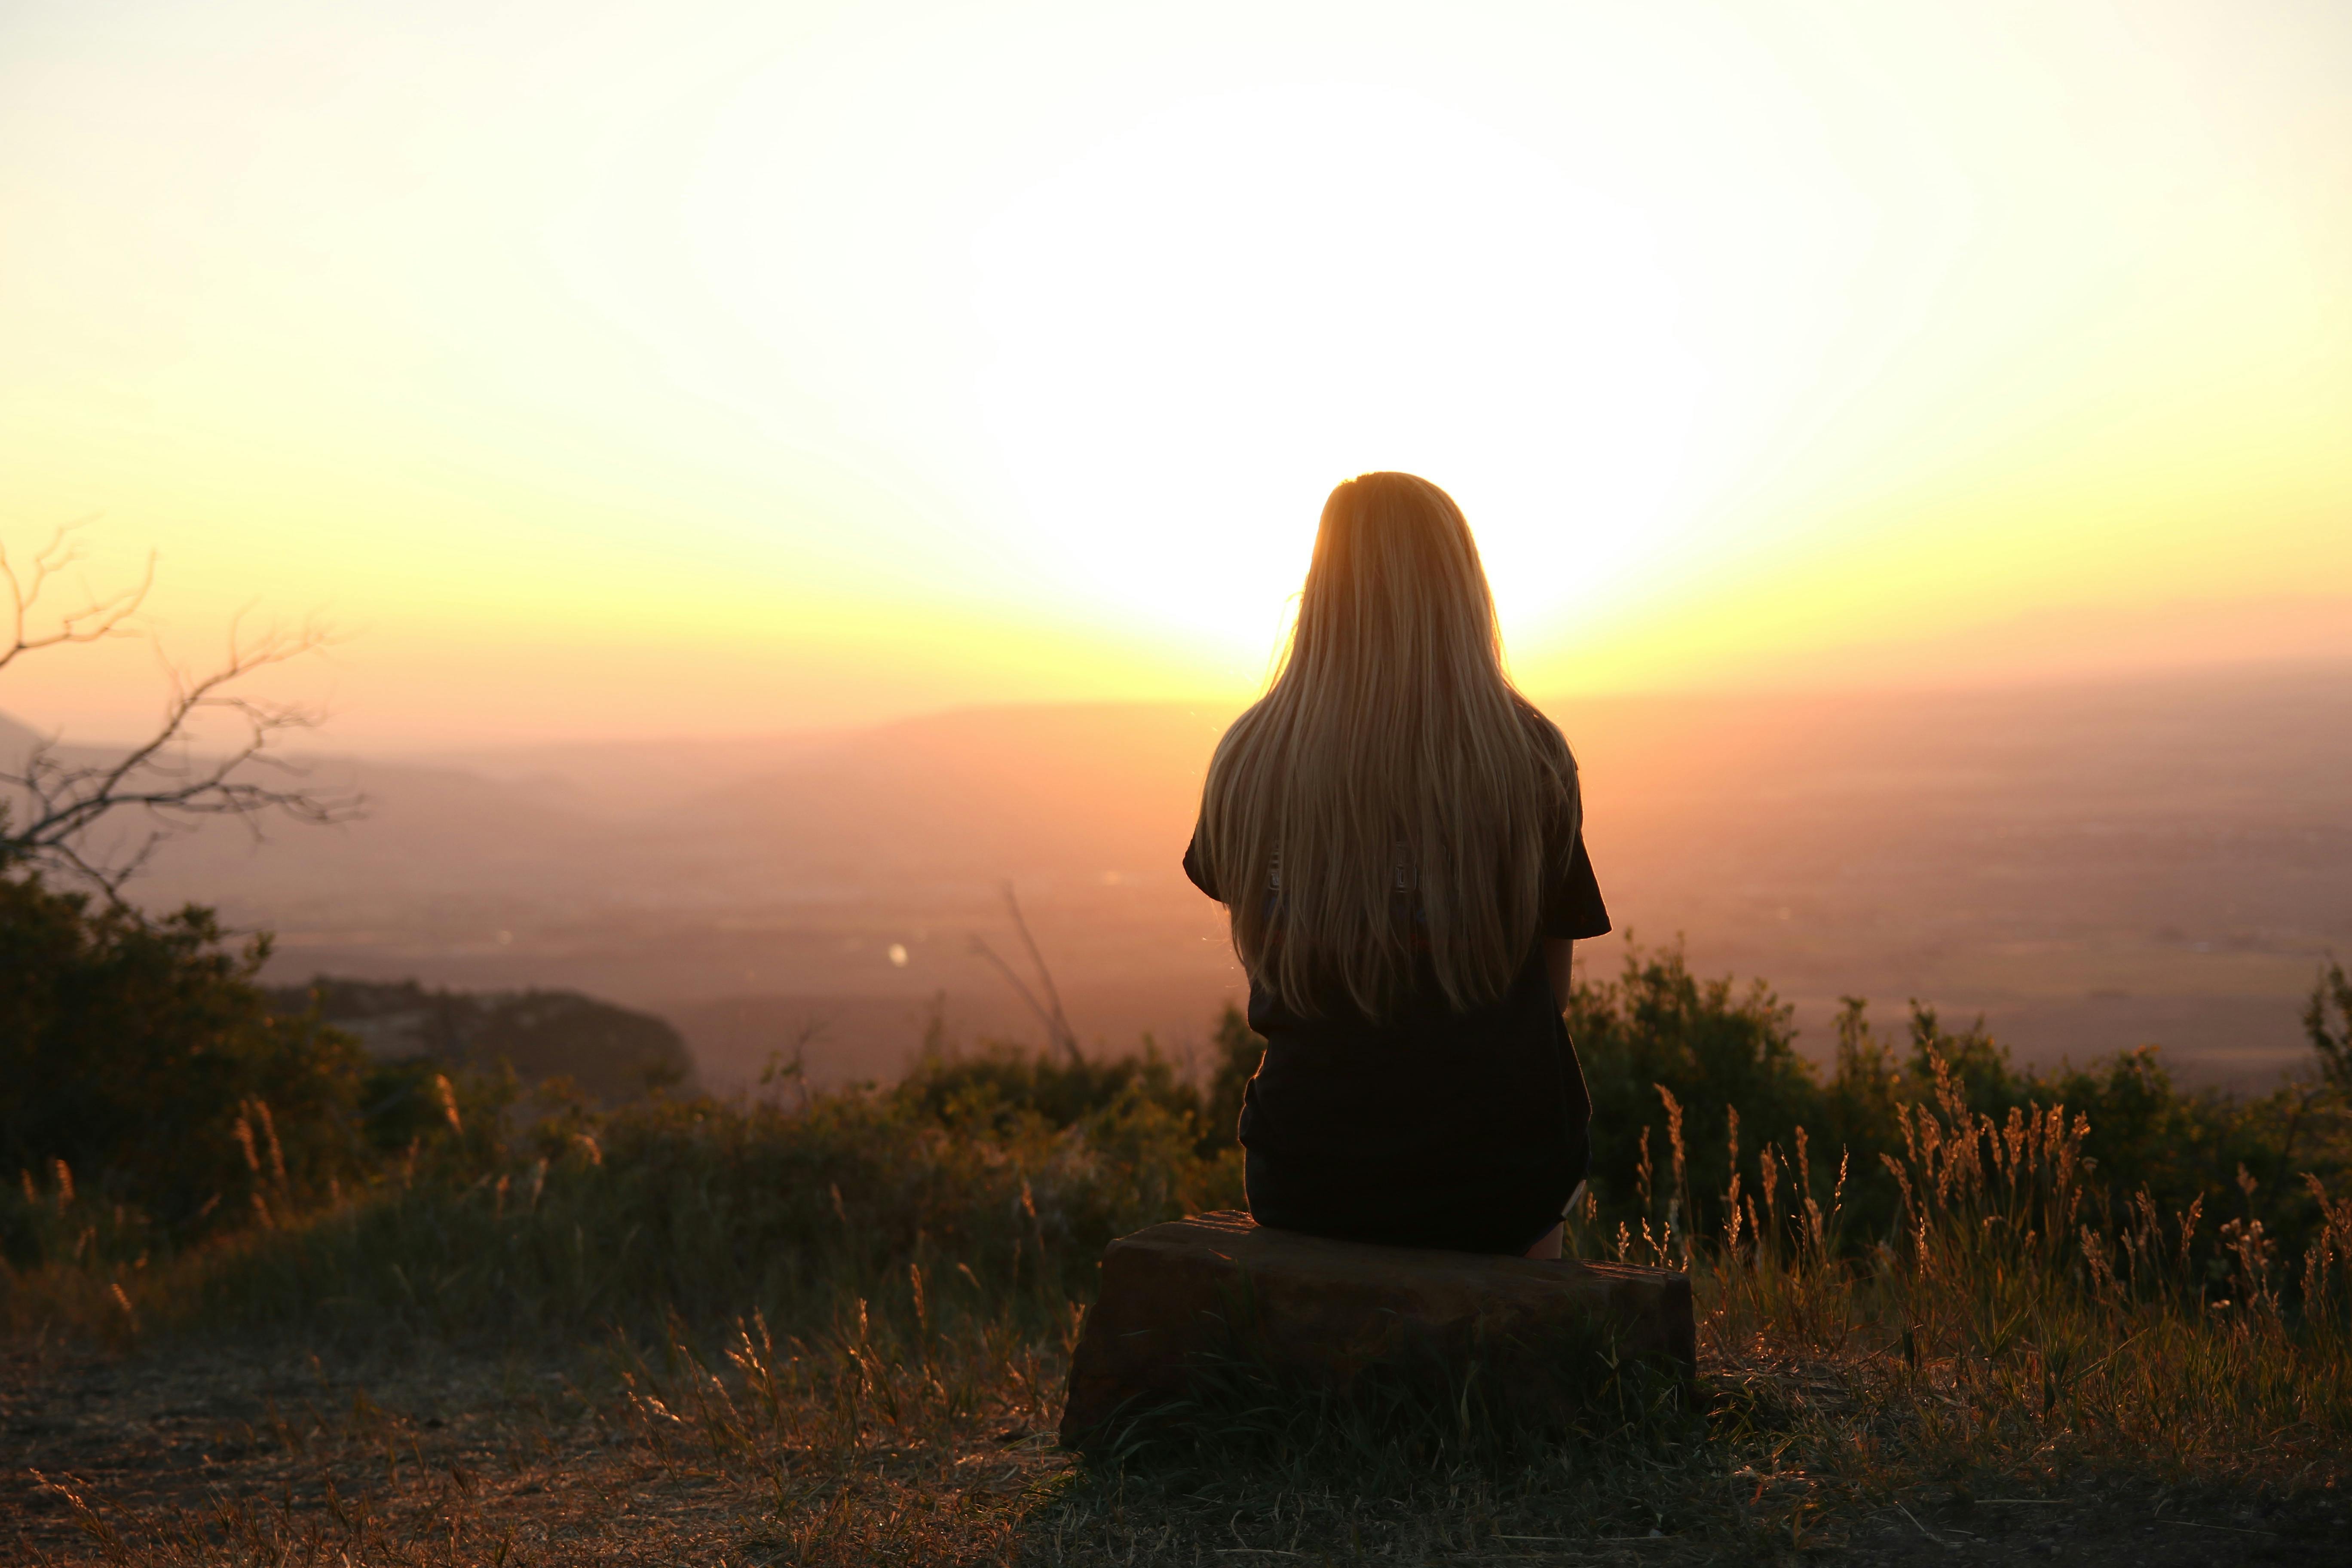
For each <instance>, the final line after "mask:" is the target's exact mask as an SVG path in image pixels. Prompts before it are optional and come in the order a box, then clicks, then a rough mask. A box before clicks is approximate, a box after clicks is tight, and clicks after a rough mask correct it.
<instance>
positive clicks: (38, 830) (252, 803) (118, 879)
mask: <svg viewBox="0 0 2352 1568" xmlns="http://www.w3.org/2000/svg"><path fill="white" fill-rule="evenodd" d="M67 541H68V531H65V530H60V531H58V534H57V535H56V536H54V537H53V538H52V539H51V540H50V541H49V542H48V543H47V544H46V545H45V546H43V548H42V549H41V551H40V552H38V553H37V555H36V556H35V557H34V558H33V560H32V562H31V563H29V565H28V566H27V567H26V570H25V572H24V573H23V574H19V573H18V571H17V570H16V568H14V567H13V566H11V565H10V564H9V563H8V562H7V560H6V557H5V553H0V583H5V587H6V590H7V592H8V594H9V602H10V604H11V605H12V606H13V607H14V608H13V613H14V616H15V622H14V624H15V636H14V640H13V643H12V644H10V645H8V646H7V647H5V648H0V668H5V667H6V665H7V663H8V662H9V660H11V659H13V658H16V656H17V655H19V654H22V653H26V652H29V651H33V650H35V649H37V648H42V647H54V646H56V645H58V644H59V643H68V642H93V641H96V640H97V639H98V638H100V637H113V636H118V635H121V633H122V632H123V630H124V629H125V628H124V623H125V622H126V620H127V619H128V618H129V616H131V613H132V612H133V611H135V610H136V609H137V608H138V607H139V605H141V604H142V603H143V602H144V600H145V597H146V595H147V592H148V589H149V586H150V585H151V584H152V581H153V574H154V562H153V557H152V556H150V557H149V561H148V566H147V571H146V573H145V574H143V575H142V578H141V580H140V582H139V584H137V586H135V587H133V588H130V589H126V590H124V591H123V592H122V593H120V594H115V595H107V596H104V597H92V598H91V599H89V601H87V603H86V604H85V605H83V606H82V607H80V608H79V609H77V610H74V611H71V612H68V614H67V615H65V616H62V617H60V618H59V619H58V623H57V625H56V626H55V627H54V628H53V629H51V630H50V631H48V632H46V633H43V634H38V635H32V634H28V633H27V631H26V618H27V616H28V613H29V612H30V611H31V609H32V607H33V606H34V605H35V604H37V601H38V599H39V597H40V595H41V592H42V590H43V589H44V587H45V586H46V585H47V583H48V581H49V579H50V578H52V577H54V576H55V575H56V574H57V573H58V571H60V570H62V569H63V568H64V567H65V566H66V565H68V564H70V563H71V562H72V561H74V560H75V559H78V555H77V552H75V551H74V550H73V548H72V547H71V545H70V544H69V543H68V542H67ZM244 622H245V612H242V611H240V612H239V613H238V615H237V616H235V617H234V618H233V619H232V620H231V622H230V626H229V630H228V647H227V649H226V654H225V656H224V658H223V660H222V662H221V663H220V664H219V665H218V666H217V667H215V668H213V669H212V670H210V671H209V672H207V673H205V674H204V675H201V676H192V675H190V674H188V673H187V672H186V671H184V670H182V669H180V668H176V667H173V666H172V665H171V664H170V663H169V662H168V661H166V662H165V663H164V674H165V679H166V682H167V685H168V688H169V696H168V698H167V699H166V700H165V702H164V706H163V715H162V718H161V719H160V720H159V721H158V722H157V724H156V727H155V730H154V731H153V732H152V734H151V735H150V736H149V737H148V738H147V739H146V740H144V741H142V742H140V743H138V744H137V745H134V746H131V747H130V748H129V749H127V750H126V751H124V752H121V753H119V754H117V755H113V756H111V757H107V758H102V759H100V760H97V761H68V759H67V758H65V757H63V756H60V755H59V752H58V742H57V739H56V737H54V736H52V737H49V738H47V739H45V740H43V741H41V742H38V743H37V744H36V745H35V746H34V747H33V749H32V750H31V751H30V752H28V753H27V754H26V757H25V759H24V760H23V762H22V763H20V764H18V766H19V770H20V771H18V772H16V773H0V786H5V787H8V788H11V789H13V791H14V792H15V794H16V797H17V798H16V803H15V804H16V805H17V806H18V807H19V808H20V809H19V810H16V811H11V810H10V809H9V808H8V805H7V804H6V803H0V868H5V867H7V866H11V865H17V864H26V865H31V866H34V867H36V868H45V869H49V870H54V871H58V872H62V873H64V874H66V875H68V876H70V877H73V878H75V879H79V880H82V881H85V882H88V883H90V884H92V885H93V886H95V887H96V888H98V889H100V891H102V892H104V893H105V894H106V895H107V897H108V898H110V899H111V900H115V901H116V902H118V903H119V902H121V888H122V886H123V884H124V883H125V882H127V881H129V880H130V879H131V878H132V877H133V876H135V875H137V873H138V872H139V871H140V870H141V869H142V868H143V867H144V866H145V865H146V864H147V862H148V861H149V860H150V858H152V856H153V855H154V853H155V851H156V849H157V847H159V846H161V845H162V844H163V842H164V841H165V840H166V839H167V838H169V837H172V836H173V835H174V834H178V833H184V832H187V831H190V830H192V829H193V828H194V827H195V826H197V825H198V824H199V823H200V822H201V821H202V820H203V819H205V818H206V817H215V816H234V817H237V818H239V819H241V820H243V821H244V822H245V824H246V826H247V827H248V828H249V829H250V830H251V831H252V832H253V834H254V836H255V837H257V838H258V837H260V822H259V818H260V816H262V815H263V814H265V813H272V812H275V813H280V814H283V815H285V816H291V817H292V818H294V819H295V820H296V821H298V822H308V823H316V824H331V823H337V822H346V821H350V820H352V818H353V817H355V816H359V815H360V814H361V812H362V809H363V807H364V805H365V802H364V801H363V800H362V798H361V797H360V796H358V795H353V794H351V793H350V792H342V791H320V790H313V789H310V788H308V787H305V786H304V785H302V784H299V782H289V783H284V784H280V783H277V782H273V781H271V780H268V779H263V778H257V777H255V776H254V775H255V774H256V773H274V774H276V775H277V776H278V779H283V780H288V781H299V780H301V779H303V778H305V777H307V770H306V769H304V768H303V767H302V766H300V765H299V764H297V763H292V762H290V761H289V760H288V759H286V758H285V757H283V756H280V755H276V754H273V753H272V752H271V751H270V748H271V747H272V746H273V745H274V744H275V743H277V742H278V740H279V739H280V738H281V737H282V736H283V735H285V734H286V733H287V732H288V731H295V730H305V729H310V728H312V727H313V726H315V725H317V724H318V723H319V722H320V719H321V717H322V716H321V715H320V713H319V712H318V711H317V710H312V709H310V708H305V707H301V706H299V705H296V704H290V703H280V702H272V701H267V700H261V699H257V698H254V697H249V696H247V695H245V694H244V693H243V692H241V691H238V690H236V689H234V688H236V686H237V684H238V683H239V682H241V681H244V680H247V679H249V678H250V677H252V676H253V675H255V674H256V673H257V672H258V671H260V670H263V669H266V668H269V667H271V666H274V665H280V664H285V663H287V662H289V661H290V660H293V659H297V658H303V657H305V656H307V655H310V654H313V653H317V652H319V651H320V650H321V649H323V648H324V647H327V646H328V645H329V644H330V643H331V641H332V637H331V633H330V632H329V631H328V630H327V629H326V628H325V627H323V626H320V625H318V624H316V623H315V622H314V623H310V624H307V625H305V626H302V627H301V628H300V629H299V630H294V631H289V630H286V629H284V628H279V627H272V628H270V629H268V631H265V632H263V633H261V634H259V635H258V636H250V635H248V634H247V631H246V630H245V626H244ZM161 657H162V656H161V651H160V649H159V650H158V658H159V659H160V658H161ZM215 719H225V720H226V721H228V722H229V723H230V724H231V726H232V728H233V729H234V730H236V731H239V736H238V739H236V741H234V742H231V743H229V744H228V745H226V747H225V748H223V749H221V750H220V751H218V752H214V753H212V754H209V755H200V754H198V753H197V752H196V751H195V750H194V747H195V744H196V741H197V737H196V736H195V735H194V733H192V730H194V728H195V727H197V726H199V725H201V724H202V723H204V722H205V721H209V720H215ZM118 814H128V815H131V816H143V817H144V818H146V820H147V822H148V824H149V828H148V831H147V833H146V834H145V836H144V837H142V840H141V842H140V843H139V845H138V847H136V848H135V849H132V850H131V851H130V852H128V853H127V854H126V853H120V852H117V853H107V852H104V851H102V850H100V849H99V848H97V847H94V846H93V844H92V842H91V834H92V830H93V829H94V828H96V827H97V826H98V825H99V824H100V822H101V821H103V820H106V819H108V818H111V817H115V816H118Z"/></svg>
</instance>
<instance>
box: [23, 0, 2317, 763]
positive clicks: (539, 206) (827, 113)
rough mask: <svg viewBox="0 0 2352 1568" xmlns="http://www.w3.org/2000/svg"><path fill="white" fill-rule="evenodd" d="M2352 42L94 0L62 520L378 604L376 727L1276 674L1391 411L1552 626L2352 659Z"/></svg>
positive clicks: (33, 91) (192, 564)
mask: <svg viewBox="0 0 2352 1568" xmlns="http://www.w3.org/2000/svg"><path fill="white" fill-rule="evenodd" d="M2347 72H2352V11H2347V9H2346V8H2344V7H2343V6H2341V5H2334V4H2329V3H2325V0H2318V3H2309V4H2275V5H2260V6H2248V5H2223V4H2151V5H2132V6H2114V5H2092V4H2084V3H2080V0H2064V3H2053V4H2031V5H2028V4H2016V5H2006V4H1995V5H1985V4H1979V3H1973V0H1972V3H1969V4H1951V5H1933V4H1917V3H1908V0H1906V3H1902V4H1850V5H1832V4H1795V5H1785V6H1772V7H1765V6H1753V5H1684V4H1657V5H1640V6H1623V5H1558V4H1550V3H1545V4H1491V3H1480V0H1465V3H1463V4H1459V5H1448V6H1444V7H1440V8H1432V7H1428V6H1403V5H1366V4H1362V3H1361V0H1352V3H1350V4H1348V5H1337V4H1284V3H1280V0H1250V3H1248V4H1221V3H1217V0H1205V3H1202V4H1197V5H1187V6H1183V7H1181V8H1175V9H1171V8H1167V7H1145V6H1140V5H1103V4H1093V3H1090V4H1061V3H1050V4H1049V3H1035V4H1032V3H1020V0H997V3H992V4H988V5H947V4H944V3H919V0H900V3H896V4H891V3H881V4H858V5H847V4H843V5H818V4H795V3H783V4H760V5H750V4H737V5H719V4H694V3H679V4H668V5H583V4H580V3H578V0H565V3H563V4H554V3H551V0H523V3H517V4H504V5H481V4H479V3H478V0H477V3H469V4H465V5H457V4H441V3H432V0H410V3H406V4H403V5H352V6H336V7H320V6H316V5H295V4H278V3H275V0H217V3H215V4H213V5H205V6H201V7H198V6H184V5H154V4H139V3H135V0H125V3H122V4H112V5H86V4H62V3H52V0H26V3H25V4H19V5H11V6H9V7H7V8H6V10H5V13H0V213H5V215H6V217H7V227H6V239H5V243H0V346H5V352H0V542H5V544H6V545H7V546H8V547H9V548H10V550H11V551H12V552H15V553H16V555H17V556H19V557H21V555H22V552H24V551H25V550H26V549H27V548H28V547H30V546H31V545H33V544H35V543H37V542H38V540H39V539H40V538H41V537H43V536H45V535H46V534H47V531H48V530H50V529H51V528H53V527H54V526H56V525H58V524H60V523H65V522H70V521H75V520H79V519H84V518H88V519H90V520H91V521H90V522H89V525H88V526H87V527H86V528H85V529H84V530H83V532H82V538H83V540H84V542H85V547H86V552H87V555H88V560H87V562H86V563H85V564H84V566H83V568H82V570H83V571H84V572H85V573H86V574H87V579H88V581H89V583H91V584H94V585H98V586H101V587H102V586H105V585H107V584H112V583H116V582H120V581H122V580H124V579H126V578H128V577H130V576H133V575H135V574H136V572H137V570H138V563H139V562H140V560H141V559H142V557H143V555H144V553H145V552H147V551H148V550H150V549H152V550H154V551H155V552H158V554H159V557H160V586H159V588H158V590H157V592H156V594H155V595H154V597H153V599H152V605H151V614H150V616H149V620H150V622H151V623H152V626H153V628H154V629H155V630H156V631H157V633H158V635H159V636H160V637H163V642H164V646H165V647H167V649H169V650H170V651H171V652H172V653H173V655H174V656H175V657H179V658H184V659H187V660H190V661H194V662H201V661H202V659H203V658H205V655H206V653H207V652H208V651H209V649H210V647H212V646H213V645H214V644H215V642H216V640H217V638H218V637H219V635H220V631H221V628H222V627H223V626H225V625H226V622H227V620H228V618H229V616H231V615H232V614H233V613H234V612H236V609H237V608H238V607H239V606H241V605H248V604H250V605H256V606H257V607H258V613H259V614H260V615H261V616H265V617H266V616H269V615H272V614H275V615H278V616H285V617H292V618H299V617H300V616H304V615H306V614H309V613H311V612H314V611H315V612H322V613H324V614H325V615H326V616H329V617H331V619H332V620H333V621H334V622H335V623H336V624H337V625H338V626H341V628H342V629H343V631H344V633H345V636H344V637H343V640H342V641H341V642H340V643H339V644H338V646H337V647H335V648H334V649H333V650H332V652H331V657H330V658H329V659H327V660H326V661H324V662H323V663H320V664H318V665H316V666H314V667H309V668H304V669H302V670H300V671H299V672H289V675H288V676H287V677H286V679H287V680H289V681H290V682H291V683H292V684H291V685H290V686H289V688H288V689H289V690H296V691H299V693H300V694H303V695H307V696H311V697H315V698H316V699H318V700H322V701H324V702H326V703H328V704H329V705H330V706H331V708H332V709H333V710H334V712H335V715H336V717H335V720H334V723H333V727H332V729H331V731H329V734H330V738H331V742H332V743H334V744H338V745H343V746H351V747H356V748H361V749H381V748H388V747H394V746H404V745H413V744H420V743H435V744H440V743H446V742H459V741H463V742H479V741H488V740H495V739H499V738H515V739H536V738H546V737H554V736H579V735H616V736H617V735H643V734H654V733H672V732H679V733H683V732H698V733H722V732H749V731H772V730H784V729H792V728H795V727H801V726H811V725H833V724H839V723H844V722H850V721H858V720H863V719H869V718H879V717H887V716H895V715H898V714H904V713H908V712H914V711H919V710H925V709H930V708H938V707H942V706H948V705H951V704H958V703H966V702H980V701H995V700H1062V699H1070V700H1102V699H1110V698H1152V699H1157V698H1170V697H1184V698H1200V699H1202V700H1215V701H1219V702H1226V701H1232V700H1238V699H1240V698H1241V697H1244V696H1245V695H1246V694H1247V693H1248V692H1249V691H1250V690H1251V689H1254V688H1255V686H1256V684H1257V683H1258V682H1259V681H1260V680H1261V679H1263V677H1264V675H1265V671H1266V669H1267V667H1268V660H1269V658H1270V656H1271V654H1272V652H1273V650H1274V649H1275V648H1276V646H1277V644H1278V641H1279V638H1280V636H1281V634H1282V630H1283V626H1284V616H1285V614H1286V602H1287V596H1288V595H1290V594H1291V593H1292V592H1294V591H1295V589H1296V587H1297V578H1298V575H1299V574H1300V572H1301V570H1302V569H1303V567H1304V563H1305V560H1306V554H1307V547H1308V544H1309V542H1310V541H1311V537H1312V531H1313V526H1314V521H1315V516H1316V511H1317V510H1318V505H1319V503H1320V500H1321V497H1322V495H1323V493H1324V492H1325V490H1327V489H1328V487H1329V486H1330V485H1331V484H1332V483H1333V482H1334V481H1335V480H1337V479H1340V478H1344V477H1346V476H1347V475H1349V474H1351V473H1355V472H1358V471H1361V470H1364V469H1368V468H1412V469H1414V470H1416V471H1419V472H1422V473H1424V474H1427V475H1428V476H1429V477H1430V478H1432V479H1435V480H1437V481H1438V482H1439V483H1441V484H1444V485H1445V486H1446V487H1448V488H1449V489H1452V490H1453V491H1454V494H1455V495H1456V496H1457V497H1458V498H1459V499H1460V500H1462V501H1463V503H1464V505H1465V510H1467V511H1468V512H1469V514H1470V517H1471V521H1472V522H1473V525H1474V526H1475V528H1476V529H1477V530H1478V532H1479V536H1480V539H1481V542H1482V547H1483V548H1484V550H1485V552H1486V560H1487V563H1488V566H1489V569H1490V572H1491V574H1492V575H1493V577H1494V579H1495V583H1496V593H1497V596H1498V601H1499V603H1500V606H1501V609H1502V612H1503V616H1504V620H1505V626H1506V631H1507V636H1508V638H1509V641H1510V646H1511V651H1512V654H1513V658H1514V662H1515V667H1516V668H1517V673H1518V675H1519V677H1520V679H1521V681H1522V684H1524V685H1526V686H1527V687H1528V688H1529V689H1531V690H1534V691H1537V692H1539V693H1551V692H1566V691H1605V690H1622V689H1645V688H1659V687H1675V686H1681V687H1691V686H1738V685H1740V684H1743V683H1754V682H1777V683H1813V684H1822V685H1842V684H1854V683H1857V682H1885V681H1904V680H1921V681H1939V682H1949V681H1968V680H1981V679H2026V678H2034V677H2038V676H2043V675H2050V674H2065V673H2071V672H2081V671H2088V670H2098V671H2107V670H2114V669H2119V668H2140V667H2144V666H2148V665H2155V664H2164V663H2183V662H2197V661H2200V660H2215V659H2235V658H2340V657H2352V444H2347V432H2352V95H2347V94H2346V93H2345V92H2344V91H2343V89H2342V84H2343V82H2344V81H2345V80H2346V79H2347ZM71 586H72V584H67V587H68V589H70V588H71ZM7 679H8V683H7V684H6V685H5V686H0V710H6V711H8V712H10V713H13V714H16V715H17V716H20V717H23V718H26V719H29V720H32V721H37V722H39V723H42V724H45V725H62V726H66V727H67V728H68V731H69V732H79V733H85V734H89V735H91V736H94V737H95V736H105V735H111V734H117V733H128V732H130V731H131V730H132V729H133V728H134V727H135V726H136V725H137V723H138V722H139V721H140V720H141V719H142V718H143V717H144V716H145V715H146V713H147V711H148V710H150V709H151V708H152V704H153V701H154V698H155V691H156V688H155V685H154V680H153V673H152V653H151V652H150V651H149V650H148V649H147V648H145V647H143V646H139V645H132V644H121V645H117V646H113V647H106V648H101V649H93V650H82V651H79V652H72V653H63V654H53V655H50V656H47V658H44V659H42V660H40V661H38V662H37V663H36V662H30V661H28V662H27V663H26V664H25V665H23V666H21V667H19V668H16V669H12V670H11V671H10V672H9V675H8V678H7Z"/></svg>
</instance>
